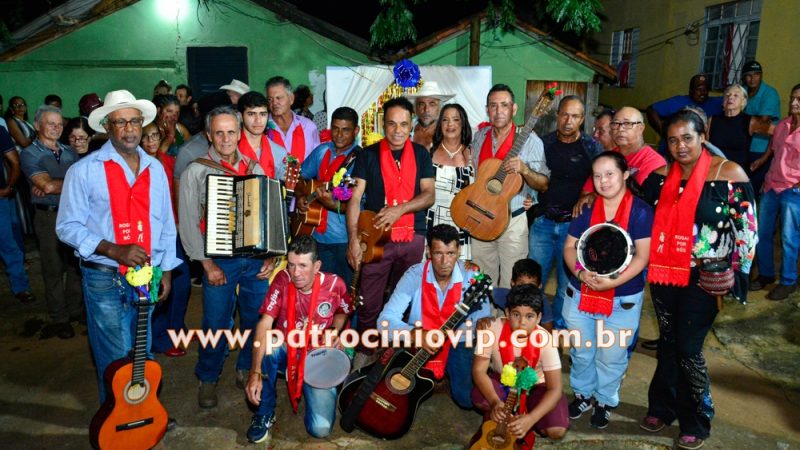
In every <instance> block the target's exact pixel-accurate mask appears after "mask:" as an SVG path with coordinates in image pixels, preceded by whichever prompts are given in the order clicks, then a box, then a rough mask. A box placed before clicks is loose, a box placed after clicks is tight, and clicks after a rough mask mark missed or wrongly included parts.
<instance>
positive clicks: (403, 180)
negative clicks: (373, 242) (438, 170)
mask: <svg viewBox="0 0 800 450" xmlns="http://www.w3.org/2000/svg"><path fill="white" fill-rule="evenodd" d="M380 162H381V175H382V177H383V189H384V191H385V192H386V205H387V206H396V205H400V204H402V203H407V202H409V201H411V199H412V198H414V186H415V185H416V181H417V161H416V158H415V157H414V146H413V145H411V141H410V140H408V139H406V144H405V146H404V147H403V155H402V156H401V157H400V167H399V168H398V167H397V164H396V162H395V159H394V156H392V150H391V149H390V148H389V141H387V140H386V139H385V138H384V139H383V140H382V141H381V146H380ZM412 239H414V213H408V214H403V215H402V216H400V219H398V220H397V222H395V223H394V225H392V242H411V240H412Z"/></svg>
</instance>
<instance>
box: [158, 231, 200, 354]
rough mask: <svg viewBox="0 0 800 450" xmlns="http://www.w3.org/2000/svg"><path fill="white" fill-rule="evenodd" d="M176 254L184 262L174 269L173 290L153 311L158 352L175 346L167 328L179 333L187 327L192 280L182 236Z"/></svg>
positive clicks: (177, 244) (176, 241)
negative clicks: (186, 319)
mask: <svg viewBox="0 0 800 450" xmlns="http://www.w3.org/2000/svg"><path fill="white" fill-rule="evenodd" d="M175 256H177V257H178V259H180V260H181V261H183V262H182V263H181V264H180V265H179V266H178V267H176V268H174V269H172V290H170V293H169V296H168V297H167V299H166V300H164V301H163V302H160V303H158V305H156V308H155V310H154V311H153V351H154V352H157V353H164V352H165V351H167V350H168V349H170V348H172V346H173V345H172V340H171V339H170V338H169V334H168V333H167V330H175V332H176V333H177V332H178V331H180V330H183V329H185V328H186V323H185V322H184V318H185V317H186V309H187V308H188V307H189V296H190V295H191V293H192V281H191V275H190V274H189V264H187V262H186V261H187V258H186V253H184V251H183V245H182V244H181V239H180V237H178V239H176V240H175Z"/></svg>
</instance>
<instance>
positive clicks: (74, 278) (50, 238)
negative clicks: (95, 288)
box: [33, 210, 83, 323]
mask: <svg viewBox="0 0 800 450" xmlns="http://www.w3.org/2000/svg"><path fill="white" fill-rule="evenodd" d="M57 214H58V213H57V212H56V211H43V210H39V211H36V215H35V216H34V220H33V225H34V229H35V230H36V235H37V237H38V238H39V257H40V258H41V263H42V279H43V281H44V297H45V301H46V304H47V315H48V316H50V320H51V321H52V322H53V323H67V322H69V321H70V319H71V318H72V319H75V318H79V317H80V316H81V314H82V312H83V293H82V291H81V276H80V269H79V268H78V258H76V257H75V256H74V255H73V253H72V251H73V250H72V249H71V248H69V246H67V245H65V244H63V243H62V242H61V241H59V240H58V237H57V236H56V215H57Z"/></svg>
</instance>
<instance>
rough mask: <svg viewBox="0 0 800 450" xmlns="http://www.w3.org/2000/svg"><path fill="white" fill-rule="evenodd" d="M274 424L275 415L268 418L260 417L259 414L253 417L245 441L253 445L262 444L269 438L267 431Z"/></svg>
mask: <svg viewBox="0 0 800 450" xmlns="http://www.w3.org/2000/svg"><path fill="white" fill-rule="evenodd" d="M274 424H275V414H273V415H271V416H269V419H267V416H262V415H259V414H255V415H253V418H252V419H251V420H250V428H248V429H247V440H248V441H250V442H252V443H253V444H258V443H259V442H264V441H266V440H267V438H268V437H269V429H270V428H272V425H274Z"/></svg>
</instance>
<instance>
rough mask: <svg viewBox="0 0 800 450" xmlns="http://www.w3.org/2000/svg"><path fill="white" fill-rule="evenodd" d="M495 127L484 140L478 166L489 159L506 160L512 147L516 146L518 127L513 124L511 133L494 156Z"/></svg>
mask: <svg viewBox="0 0 800 450" xmlns="http://www.w3.org/2000/svg"><path fill="white" fill-rule="evenodd" d="M492 130H494V127H492V128H490V129H489V131H488V132H487V133H486V138H485V139H484V140H483V145H481V153H480V155H479V156H478V165H481V163H482V162H483V161H485V160H487V159H489V158H497V159H504V158H505V157H506V154H507V153H508V151H509V150H511V147H513V146H514V136H516V134H517V126H516V125H514V124H513V123H512V124H511V131H510V132H509V133H508V136H506V140H505V141H503V143H502V144H500V147H499V148H498V149H497V153H495V154H494V155H492V140H493V139H494V134H493V133H492Z"/></svg>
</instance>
